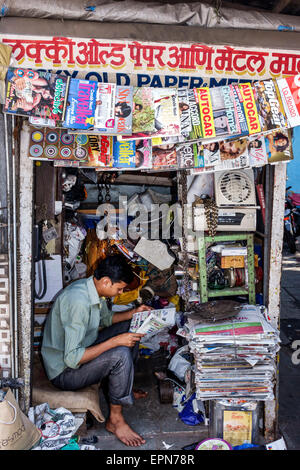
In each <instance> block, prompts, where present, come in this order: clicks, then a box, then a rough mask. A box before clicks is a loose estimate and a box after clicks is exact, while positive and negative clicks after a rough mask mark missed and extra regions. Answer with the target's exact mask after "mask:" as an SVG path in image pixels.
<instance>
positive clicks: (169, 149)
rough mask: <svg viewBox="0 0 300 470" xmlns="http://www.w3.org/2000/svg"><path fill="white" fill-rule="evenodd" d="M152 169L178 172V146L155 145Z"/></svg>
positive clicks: (153, 147)
mask: <svg viewBox="0 0 300 470" xmlns="http://www.w3.org/2000/svg"><path fill="white" fill-rule="evenodd" d="M152 167H153V169H155V170H161V169H169V170H176V169H177V168H178V165H177V152H176V144H175V143H174V144H163V145H153V146H152Z"/></svg>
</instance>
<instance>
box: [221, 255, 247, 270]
mask: <svg viewBox="0 0 300 470" xmlns="http://www.w3.org/2000/svg"><path fill="white" fill-rule="evenodd" d="M244 267H245V258H244V256H222V258H221V268H222V269H228V268H244Z"/></svg>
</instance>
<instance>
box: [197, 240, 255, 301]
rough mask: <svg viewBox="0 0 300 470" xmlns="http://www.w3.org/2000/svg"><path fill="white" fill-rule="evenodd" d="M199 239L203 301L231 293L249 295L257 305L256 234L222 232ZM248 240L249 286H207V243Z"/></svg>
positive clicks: (200, 279) (201, 295)
mask: <svg viewBox="0 0 300 470" xmlns="http://www.w3.org/2000/svg"><path fill="white" fill-rule="evenodd" d="M197 239H198V261H199V292H200V297H201V302H207V301H208V299H209V298H212V297H223V296H230V295H247V296H248V297H249V303H250V304H253V305H255V304H256V301H255V267H254V235H253V233H249V232H243V233H240V232H238V233H232V232H231V233H222V234H221V235H215V236H214V237H210V236H206V235H205V234H204V235H202V236H201V235H199V236H198V237H197ZM242 240H244V241H246V242H247V263H248V288H240V287H233V288H227V289H220V290H217V289H216V290H213V289H208V287H207V269H206V245H207V244H208V243H218V242H224V241H231V242H235V241H242Z"/></svg>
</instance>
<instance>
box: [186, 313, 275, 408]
mask: <svg viewBox="0 0 300 470" xmlns="http://www.w3.org/2000/svg"><path fill="white" fill-rule="evenodd" d="M184 330H185V331H183V332H181V333H180V332H178V333H179V334H182V336H185V337H186V338H187V339H188V341H189V347H190V349H191V352H192V353H193V354H194V358H195V383H196V395H197V398H198V399H201V400H211V399H218V398H235V397H236V398H247V399H253V400H271V399H273V398H274V393H273V384H274V378H275V373H276V353H277V352H278V350H279V343H280V339H279V331H278V330H277V328H275V327H274V326H272V325H271V323H270V321H268V319H267V311H266V309H265V308H262V307H259V306H254V305H244V306H243V308H242V309H241V310H240V312H239V313H238V314H237V315H236V316H235V317H231V318H229V319H228V320H227V321H226V320H223V321H221V322H215V323H213V322H212V323H206V324H203V323H200V322H197V320H195V319H193V320H191V319H188V321H187V323H186V325H185V328H184Z"/></svg>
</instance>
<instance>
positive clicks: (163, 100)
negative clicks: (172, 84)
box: [118, 88, 181, 140]
mask: <svg viewBox="0 0 300 470" xmlns="http://www.w3.org/2000/svg"><path fill="white" fill-rule="evenodd" d="M152 90H153V106H154V127H155V130H154V131H153V132H144V131H143V132H136V133H134V134H131V135H126V134H122V135H121V136H118V139H119V140H127V139H129V140H133V139H141V138H142V137H145V138H148V139H149V138H156V137H173V136H180V135H181V130H180V114H179V102H178V94H177V89H176V88H152Z"/></svg>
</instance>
